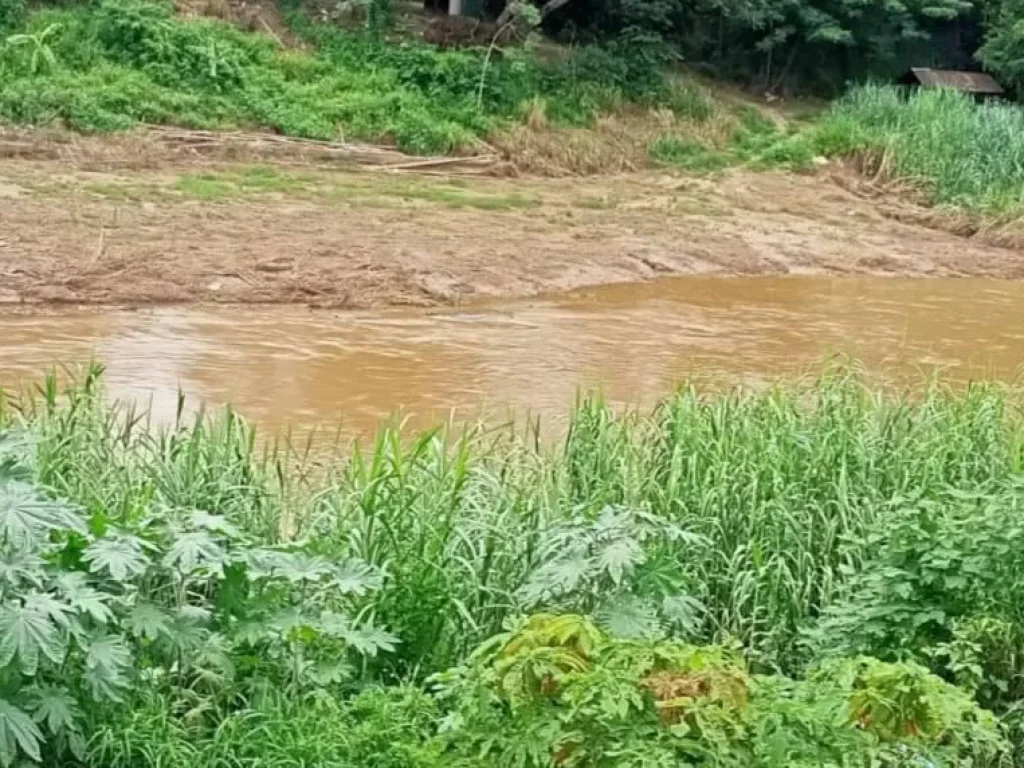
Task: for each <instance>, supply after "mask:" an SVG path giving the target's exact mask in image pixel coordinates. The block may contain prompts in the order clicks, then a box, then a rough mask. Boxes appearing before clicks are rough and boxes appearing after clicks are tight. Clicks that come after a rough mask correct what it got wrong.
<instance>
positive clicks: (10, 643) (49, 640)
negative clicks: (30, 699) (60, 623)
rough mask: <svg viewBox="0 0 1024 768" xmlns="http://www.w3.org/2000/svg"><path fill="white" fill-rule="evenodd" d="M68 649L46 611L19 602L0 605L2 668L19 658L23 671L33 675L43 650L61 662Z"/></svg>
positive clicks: (48, 655) (47, 656)
mask: <svg viewBox="0 0 1024 768" xmlns="http://www.w3.org/2000/svg"><path fill="white" fill-rule="evenodd" d="M66 652H67V644H66V642H65V641H64V639H63V638H62V637H61V634H60V631H59V629H58V628H57V626H56V625H55V624H54V623H53V621H52V620H51V619H50V618H49V617H48V616H47V615H46V614H44V613H40V612H39V611H37V610H33V609H32V608H30V607H28V606H24V605H18V604H16V603H6V604H5V605H3V606H0V667H6V666H7V665H8V664H10V663H11V662H13V661H15V660H16V661H17V662H18V665H19V667H20V668H21V671H22V672H23V673H24V674H26V675H34V674H35V673H36V670H37V669H38V668H39V654H40V653H41V654H42V655H43V656H45V657H46V658H47V659H49V660H50V661H51V662H53V663H54V664H60V663H61V662H62V661H64V655H65V653H66Z"/></svg>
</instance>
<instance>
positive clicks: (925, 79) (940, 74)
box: [905, 67, 1003, 94]
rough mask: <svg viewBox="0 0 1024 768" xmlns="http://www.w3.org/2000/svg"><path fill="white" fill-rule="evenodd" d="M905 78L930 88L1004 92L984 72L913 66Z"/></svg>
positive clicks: (970, 91) (984, 92) (973, 91)
mask: <svg viewBox="0 0 1024 768" xmlns="http://www.w3.org/2000/svg"><path fill="white" fill-rule="evenodd" d="M905 79H906V80H910V81H914V80H916V81H917V82H918V83H920V84H921V85H923V86H925V87H929V88H954V89H956V90H958V91H963V92H964V93H979V94H1000V93H1003V87H1002V86H1001V85H999V83H997V82H996V81H995V79H994V78H993V77H992V76H991V75H986V74H985V73H984V72H958V71H956V70H953V69H928V68H927V67H913V68H911V70H910V74H909V75H908V76H907V77H906V78H905Z"/></svg>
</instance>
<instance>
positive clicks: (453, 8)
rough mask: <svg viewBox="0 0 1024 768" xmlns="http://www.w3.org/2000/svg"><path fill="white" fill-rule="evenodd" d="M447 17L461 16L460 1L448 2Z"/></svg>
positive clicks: (450, 0) (451, 0) (449, 0)
mask: <svg viewBox="0 0 1024 768" xmlns="http://www.w3.org/2000/svg"><path fill="white" fill-rule="evenodd" d="M448 15H449V16H461V15H462V0H448Z"/></svg>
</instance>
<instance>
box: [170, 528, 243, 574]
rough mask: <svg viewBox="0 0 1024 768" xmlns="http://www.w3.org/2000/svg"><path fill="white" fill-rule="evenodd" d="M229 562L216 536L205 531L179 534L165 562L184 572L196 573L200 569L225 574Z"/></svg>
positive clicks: (172, 543)
mask: <svg viewBox="0 0 1024 768" xmlns="http://www.w3.org/2000/svg"><path fill="white" fill-rule="evenodd" d="M227 562H228V557H227V553H226V552H225V551H224V549H223V548H222V547H221V545H220V544H219V543H218V542H217V540H216V539H215V538H213V537H212V536H210V534H209V533H207V532H205V531H190V532H188V533H182V534H179V535H178V536H177V537H176V538H175V539H174V541H172V542H171V546H170V547H169V548H168V549H167V554H165V555H164V559H163V564H164V565H165V566H167V567H168V568H177V569H178V570H179V571H181V572H182V573H195V572H196V571H197V570H199V569H204V570H208V571H211V572H214V573H220V574H223V572H224V566H225V565H226V564H227Z"/></svg>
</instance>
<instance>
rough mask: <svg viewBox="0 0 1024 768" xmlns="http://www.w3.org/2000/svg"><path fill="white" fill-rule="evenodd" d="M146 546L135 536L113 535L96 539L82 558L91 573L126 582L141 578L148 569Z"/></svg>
mask: <svg viewBox="0 0 1024 768" xmlns="http://www.w3.org/2000/svg"><path fill="white" fill-rule="evenodd" d="M147 547H148V545H147V543H146V542H145V541H143V540H142V539H140V538H139V537H137V536H131V535H128V534H123V533H115V534H111V535H108V536H104V537H103V538H101V539H97V540H96V541H94V542H93V543H92V544H90V545H89V546H88V547H86V548H85V552H84V553H83V554H82V557H83V558H84V559H85V561H86V562H87V563H89V570H90V571H92V572H93V573H99V574H103V573H106V574H108V575H109V576H110V577H111V578H112V579H114V581H121V582H124V581H128V580H130V579H133V578H135V577H136V576H141V575H142V574H143V573H145V572H146V569H147V568H148V567H149V556H148V555H147V554H146V549H147Z"/></svg>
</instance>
